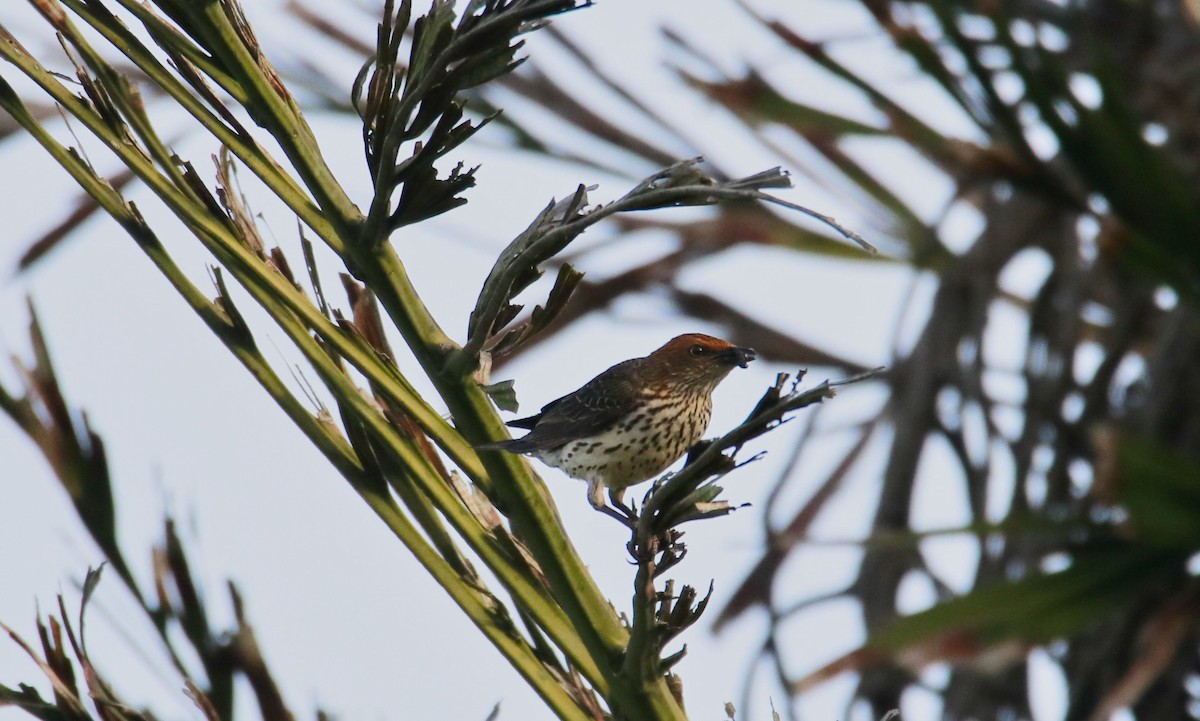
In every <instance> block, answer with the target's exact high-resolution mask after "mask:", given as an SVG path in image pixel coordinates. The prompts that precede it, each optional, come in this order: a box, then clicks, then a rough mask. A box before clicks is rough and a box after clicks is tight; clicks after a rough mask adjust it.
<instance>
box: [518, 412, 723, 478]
mask: <svg viewBox="0 0 1200 721" xmlns="http://www.w3.org/2000/svg"><path fill="white" fill-rule="evenodd" d="M711 418H712V396H710V395H709V394H707V393H704V394H688V395H685V396H679V395H674V396H666V397H662V396H659V397H651V398H648V399H647V400H646V402H645V403H643V404H642V405H640V406H639V407H638V408H637V410H635V411H633V412H632V413H630V414H628V415H626V416H624V417H623V418H621V419H619V420H618V421H617V422H616V423H614V424H613V425H612V426H611V427H610V428H608V429H607V430H605V431H603V432H601V433H598V434H596V435H594V436H590V437H588V438H584V439H580V440H576V441H571V442H570V443H567V444H566V445H564V446H562V447H560V448H555V449H553V450H549V451H542V452H540V453H537V454H535V455H536V456H537V457H538V459H540V460H541V461H542V462H543V463H545V464H547V465H550V466H554V467H555V468H559V469H562V471H563V472H565V473H566V474H567V475H569V476H571V477H573V478H579V479H581V480H585V481H588V482H589V483H598V484H602V485H605V486H608V487H609V488H613V489H622V488H625V487H626V486H631V485H633V484H635V483H641V482H642V481H645V480H647V479H649V478H652V477H654V476H656V475H658V474H660V473H662V472H663V471H665V470H666V469H667V468H668V467H670V465H671V464H672V463H674V462H675V461H677V460H678V459H679V458H680V457H681V456H683V454H684V453H686V452H687V450H688V449H689V448H691V447H692V445H694V444H695V443H696V441H698V440H700V437H701V436H702V435H703V434H704V431H705V429H707V428H708V422H709V420H710V419H711Z"/></svg>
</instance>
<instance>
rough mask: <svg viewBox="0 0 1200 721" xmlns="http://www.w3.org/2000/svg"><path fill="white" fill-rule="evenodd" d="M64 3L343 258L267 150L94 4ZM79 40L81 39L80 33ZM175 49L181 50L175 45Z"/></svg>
mask: <svg viewBox="0 0 1200 721" xmlns="http://www.w3.org/2000/svg"><path fill="white" fill-rule="evenodd" d="M61 1H62V2H63V3H64V4H65V5H66V6H67V7H69V8H70V9H71V10H72V12H74V13H76V14H77V15H78V16H79V17H81V18H83V19H84V21H86V22H87V23H88V25H90V26H91V27H92V28H93V29H94V30H96V31H97V32H99V33H100V34H101V35H103V36H104V38H105V39H106V40H108V41H109V42H110V43H112V45H113V46H114V47H116V48H117V49H118V50H120V51H121V53H122V54H124V55H125V57H127V58H129V60H130V61H131V62H132V63H133V64H134V65H136V66H137V68H138V69H139V70H141V71H142V72H143V73H145V74H146V77H148V78H149V79H150V80H152V81H153V82H154V83H155V84H156V85H157V86H158V87H159V88H160V89H161V90H162V91H163V92H165V93H166V94H167V95H169V96H170V97H171V99H172V100H174V101H175V102H177V103H179V105H180V107H182V108H183V109H184V110H186V111H187V112H188V113H189V114H190V115H191V116H192V117H193V118H195V119H196V121H197V122H199V123H200V125H201V126H202V127H203V128H204V129H205V130H207V131H208V132H209V133H211V134H212V135H213V137H215V138H216V139H217V140H219V141H220V142H221V143H222V144H223V145H225V146H226V147H228V148H229V149H230V150H231V151H232V152H233V154H234V155H236V156H237V157H238V159H240V160H241V161H242V162H243V163H245V164H246V167H247V168H249V169H250V171H251V172H253V173H254V174H255V175H256V176H258V178H259V179H261V180H262V181H263V183H264V184H265V185H266V186H267V187H268V188H270V189H271V192H273V193H274V194H275V195H276V196H277V197H278V198H279V199H280V200H282V201H283V202H284V204H285V205H287V206H288V208H290V209H291V210H292V212H294V213H295V214H296V216H297V217H299V218H300V220H302V221H303V222H304V224H305V225H307V226H308V227H310V228H312V230H313V232H314V233H316V234H317V235H318V236H319V237H320V238H321V239H322V240H324V241H325V242H326V244H328V245H329V247H330V248H332V249H333V251H334V252H336V253H339V254H340V253H341V252H342V238H341V236H339V235H338V234H337V232H336V230H335V229H334V228H333V226H332V225H331V224H330V222H329V221H328V220H327V219H326V218H325V217H324V216H323V215H322V214H321V209H320V208H318V207H317V206H316V205H315V204H314V203H313V202H312V200H311V199H310V198H309V196H308V195H307V193H305V191H304V190H303V189H302V188H301V187H300V185H299V184H297V183H296V181H295V180H293V179H292V177H291V176H289V175H288V174H287V173H285V172H283V170H282V169H281V168H280V167H279V166H278V165H276V164H275V163H274V162H273V161H272V160H271V158H270V157H269V156H268V155H267V154H266V153H265V152H264V151H263V149H262V148H261V147H260V146H259V145H258V144H257V143H255V142H254V140H253V138H251V137H250V136H249V135H246V134H244V133H243V132H239V130H241V129H234V128H231V127H229V126H228V125H227V124H226V123H225V122H223V121H222V119H221V118H220V117H218V116H217V115H216V114H215V113H214V112H212V111H211V110H209V109H208V108H206V107H205V106H204V104H203V103H201V102H200V100H199V99H198V98H197V97H196V96H195V95H194V94H192V93H191V92H189V91H188V89H187V88H186V87H185V86H184V85H183V83H181V82H180V81H179V80H178V79H177V78H176V77H175V76H173V75H172V74H171V73H170V71H169V70H167V68H166V67H164V66H163V65H162V63H160V62H159V61H158V59H157V58H155V57H154V55H153V53H151V52H150V50H149V49H148V48H146V46H145V45H143V44H142V43H141V42H140V41H138V39H137V38H136V37H135V36H134V35H133V34H132V33H131V32H129V30H128V29H126V28H125V27H124V26H123V25H121V24H120V23H118V22H106V20H107V19H108V18H111V16H107V17H101V16H99V15H98V13H96V12H95V11H94V10H93V6H91V5H87V4H84V3H83V2H82V1H81V0H61ZM122 1H123V4H125V3H127V2H129V0H122ZM138 8H139V10H140V11H141V12H142V13H145V12H146V10H145V9H144V8H142V7H141V6H140V5H139V6H138ZM149 20H150V19H146V20H144V21H143V22H146V23H147V29H151V30H152V28H151V26H150V25H149ZM75 36H76V37H81V36H79V35H78V33H76V34H75ZM177 38H178V36H177V35H176V36H173V37H172V40H173V41H176V42H179V43H181V44H184V43H183V40H182V38H178V39H177ZM172 48H173V49H177V48H175V47H174V46H172ZM204 72H205V73H207V72H208V70H207V69H205V70H204ZM222 87H224V85H222Z"/></svg>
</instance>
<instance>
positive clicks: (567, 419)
mask: <svg viewBox="0 0 1200 721" xmlns="http://www.w3.org/2000/svg"><path fill="white" fill-rule="evenodd" d="M639 361H641V359H640V358H635V359H633V360H628V361H625V362H624V363H618V364H617V365H615V366H613V367H612V368H609V369H608V370H606V371H604V372H603V373H601V374H600V375H598V376H596V377H595V378H593V379H592V380H590V381H588V383H587V384H586V385H585V386H583V387H582V388H580V389H579V390H577V391H575V392H574V393H568V394H567V395H565V396H563V397H562V398H558V399H556V400H553V401H550V402H549V403H547V404H546V405H545V406H544V407H543V408H542V412H541V413H539V414H538V415H536V416H531V417H529V418H521V419H518V420H515V421H511V422H510V423H509V424H508V425H510V426H516V427H519V428H532V429H533V430H531V431H530V432H529V434H527V435H526V436H524V437H523V438H517V439H514V440H511V441H501V442H500V443H495V444H490V445H492V446H494V447H497V448H503V449H504V450H508V451H512V452H514V453H529V452H530V451H543V450H550V449H553V448H558V447H559V446H561V445H563V444H565V443H569V442H570V441H573V440H576V439H579V438H586V437H588V436H593V435H595V434H597V433H600V432H601V431H603V430H605V429H606V428H608V427H609V426H611V425H612V424H613V423H615V422H616V421H617V419H619V418H621V417H622V416H625V415H628V414H629V413H631V412H632V411H633V409H634V408H635V407H636V406H637V403H638V388H637V385H636V382H635V381H636V378H637V373H636V368H637V366H636V364H637V363H638V362H639ZM630 364H635V365H632V366H631V365H630Z"/></svg>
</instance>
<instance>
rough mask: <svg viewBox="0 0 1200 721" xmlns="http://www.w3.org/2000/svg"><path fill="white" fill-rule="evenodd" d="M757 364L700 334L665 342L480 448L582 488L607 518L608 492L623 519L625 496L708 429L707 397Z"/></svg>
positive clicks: (748, 352)
mask: <svg viewBox="0 0 1200 721" xmlns="http://www.w3.org/2000/svg"><path fill="white" fill-rule="evenodd" d="M754 359H755V352H754V350H753V349H751V348H743V347H739V346H735V345H733V344H732V343H729V342H728V341H724V340H721V339H720V338H714V337H713V336H710V335H704V334H702V333H687V334H685V335H681V336H678V337H675V338H672V339H671V340H669V341H667V343H666V344H664V345H663V346H662V347H661V348H659V349H658V350H656V351H654V352H653V353H651V354H650V355H648V356H646V357H644V358H633V359H631V360H627V361H623V362H621V363H618V364H616V365H614V366H613V367H611V368H609V369H608V370H606V371H604V372H603V373H601V374H600V375H598V376H596V377H595V378H593V379H592V380H590V381H588V382H587V383H585V384H584V385H583V386H582V387H581V388H579V389H578V390H575V391H573V392H571V393H568V394H567V395H565V396H563V397H561V398H558V399H556V400H553V401H550V402H549V403H547V404H546V405H545V406H543V407H542V410H541V412H539V413H538V414H537V415H533V416H529V417H528V418H518V419H517V420H513V421H509V422H508V424H507V425H508V426H510V427H513V428H524V429H528V430H529V433H528V434H526V435H525V436H523V437H521V438H516V439H511V440H505V441H498V442H494V443H487V444H484V445H481V446H480V448H481V449H485V450H503V451H508V452H511V453H521V454H528V455H530V456H532V457H534V458H537V459H538V460H540V461H541V462H543V463H545V464H546V465H548V466H551V467H554V468H558V469H560V470H562V471H563V472H565V473H566V474H567V475H568V476H571V477H572V478H577V479H580V480H583V481H586V482H587V484H588V501H589V502H590V503H591V505H592V506H593V507H594V508H596V509H597V510H600V511H604V512H606V513H609V514H610V515H613V513H614V512H613V511H612V510H611V509H609V508H608V506H607V505H606V504H605V502H604V489H606V488H607V489H608V492H609V498H610V499H611V500H612V502H613V504H614V505H615V506H617V507H618V508H620V509H621V510H622V512H623V513H622V515H624V517H625V518H631V517H632V516H633V512H632V510H631V509H629V508H628V507H627V506H626V505H625V504H624V502H623V501H622V498H623V494H624V492H625V489H626V488H628V487H629V486H632V485H635V484H638V483H641V482H642V481H645V480H649V479H650V478H653V477H655V476H657V475H658V474H660V473H662V472H663V471H665V470H667V469H668V468H670V467H671V465H672V464H673V463H675V461H677V460H679V458H680V457H682V456H683V454H684V453H686V452H687V450H688V449H689V448H691V447H692V446H693V445H694V444H695V443H696V442H697V441H699V440H700V437H701V436H702V435H703V434H704V431H705V430H706V429H707V428H708V423H709V420H710V419H711V417H712V393H713V390H715V389H716V387H717V385H718V384H719V383H720V382H721V381H722V380H724V379H725V377H726V376H727V375H729V373H730V371H732V370H733V369H734V368H737V367H741V368H746V367H747V366H748V364H749V363H750V361H753V360H754Z"/></svg>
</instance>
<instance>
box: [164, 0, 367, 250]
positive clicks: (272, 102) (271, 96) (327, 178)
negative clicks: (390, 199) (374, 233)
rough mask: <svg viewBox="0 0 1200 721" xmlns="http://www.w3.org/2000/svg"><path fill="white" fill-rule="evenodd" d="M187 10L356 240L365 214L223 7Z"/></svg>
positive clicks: (321, 200)
mask: <svg viewBox="0 0 1200 721" xmlns="http://www.w3.org/2000/svg"><path fill="white" fill-rule="evenodd" d="M187 7H188V9H189V12H192V15H193V17H194V18H196V19H197V20H201V19H203V20H204V21H206V22H207V23H208V25H209V27H210V29H211V30H212V31H213V32H214V35H213V36H212V38H211V39H212V40H213V41H214V42H219V43H220V46H221V47H220V48H213V51H214V53H215V54H216V55H218V56H219V57H221V58H222V59H224V60H225V62H226V63H229V64H230V65H231V66H232V67H234V68H236V71H234V73H233V74H234V76H235V77H238V76H240V79H241V80H242V81H243V83H244V87H245V88H246V89H247V91H248V92H249V95H250V97H249V98H248V99H247V101H246V102H245V107H246V109H247V110H249V111H250V113H251V115H252V116H253V117H254V118H255V120H256V121H257V122H259V123H260V124H262V125H263V126H264V127H265V128H267V130H268V131H270V132H271V135H272V137H274V138H275V140H276V141H277V142H278V143H279V145H280V147H281V148H283V152H284V154H285V155H287V157H288V160H290V161H291V163H292V166H293V167H294V168H295V169H296V172H297V173H299V174H300V177H301V179H302V180H303V181H304V184H305V185H306V186H307V187H308V189H309V191H310V192H311V193H312V194H313V197H315V198H316V199H317V204H318V205H319V206H320V207H321V210H322V212H323V213H324V214H325V216H326V218H328V219H329V220H330V222H331V223H332V225H333V227H334V228H335V229H336V230H337V231H338V234H339V235H341V236H342V237H343V238H349V237H353V235H354V233H355V232H356V230H355V229H356V228H357V227H358V226H359V225H360V224H361V222H362V218H363V216H362V213H360V212H359V210H358V208H357V207H356V206H355V205H354V203H352V202H351V201H350V198H349V196H347V195H346V191H345V190H343V189H342V186H341V185H340V184H339V183H338V182H337V179H336V178H334V177H333V173H332V171H330V169H329V166H328V165H327V164H326V163H325V158H324V157H323V156H322V155H321V150H320V148H319V147H318V145H317V139H316V137H315V136H314V135H313V133H312V129H311V128H309V127H308V123H306V122H305V121H304V118H303V116H302V115H301V114H300V111H299V109H298V108H296V106H295V104H294V103H292V102H290V97H289V98H287V99H286V100H285V96H284V93H285V92H286V91H284V90H283V89H282V86H279V87H275V86H274V85H272V83H271V81H270V80H269V79H268V78H267V75H266V73H265V72H264V71H263V68H262V67H261V66H260V65H259V63H258V62H257V61H256V60H255V59H254V57H252V56H251V54H250V50H249V49H248V48H247V47H246V45H245V43H243V42H242V38H241V37H240V36H239V35H238V33H237V30H236V29H234V27H233V24H232V23H230V21H229V17H228V16H227V15H226V14H225V10H224V8H223V7H222V4H221V3H218V2H213V1H212V0H209V1H208V2H202V3H198V4H197V5H195V6H192V5H190V4H187ZM197 10H199V12H197Z"/></svg>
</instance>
